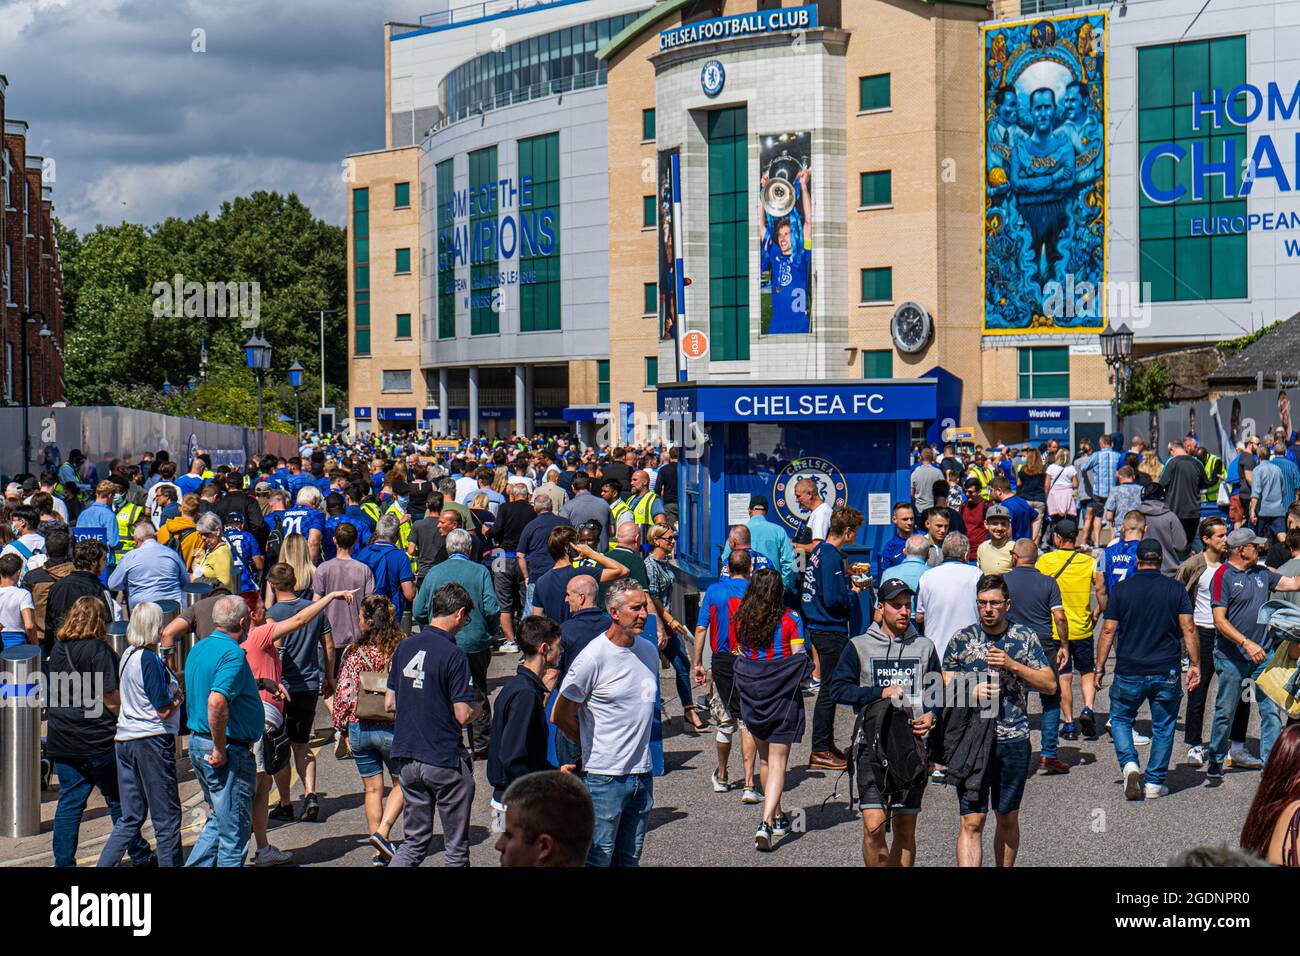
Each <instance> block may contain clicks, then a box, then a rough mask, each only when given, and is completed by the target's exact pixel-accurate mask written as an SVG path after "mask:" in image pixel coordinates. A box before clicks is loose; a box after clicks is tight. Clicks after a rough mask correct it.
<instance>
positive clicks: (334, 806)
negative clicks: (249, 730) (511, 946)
mask: <svg viewBox="0 0 1300 956" xmlns="http://www.w3.org/2000/svg"><path fill="white" fill-rule="evenodd" d="M515 665H516V655H514V654H497V655H495V656H494V657H493V660H492V666H491V669H490V671H489V684H490V690H491V691H492V694H493V696H495V694H496V692H497V691H498V690H499V689H500V687H501V686H502V685H503V684H504V683H505V682H506V681H507V680H508V679H509V678H510V677H511V676H512V675H513V674H514V671H515ZM672 676H673V675H672V671H661V672H660V678H661V680H660V685H661V692H662V694H663V698H664V700H665V701H666V702H667V704H666V714H667V716H666V723H665V726H664V751H665V762H666V767H667V772H666V774H665V775H664V776H662V777H657V778H656V779H655V781H654V802H655V807H654V811H653V812H652V814H651V818H650V825H649V832H648V833H647V836H646V842H645V851H644V855H643V857H642V864H643V865H645V866H861V865H862V857H861V841H862V824H861V821H860V818H859V817H858V816H856V815H855V814H853V813H851V812H850V811H849V810H848V809H847V806H846V799H847V782H848V781H847V777H842V778H840V779H839V780H838V781H837V780H836V776H837V775H834V774H826V773H822V772H809V771H808V770H807V769H806V767H807V761H808V752H809V740H810V733H811V726H812V703H813V700H814V699H815V698H813V697H812V696H807V697H806V698H805V703H806V706H807V708H808V731H807V732H805V736H804V742H803V743H802V744H796V745H795V747H794V754H793V759H792V760H791V766H792V769H791V771H790V772H789V774H788V776H787V784H786V786H787V791H786V795H785V798H784V800H783V806H784V807H785V809H786V811H787V812H788V813H790V814H791V816H792V817H793V818H794V822H795V827H796V832H794V833H792V834H790V835H789V836H788V837H786V838H785V839H784V840H782V841H781V842H780V843H779V844H778V845H777V848H776V849H775V851H774V852H771V853H765V854H761V853H758V852H756V851H755V850H754V848H753V837H754V829H755V827H756V826H757V825H758V823H759V820H760V818H761V816H762V814H761V807H759V806H747V805H745V804H742V803H741V801H740V790H739V789H736V790H733V791H731V792H730V793H726V794H715V793H714V792H713V790H712V787H711V786H710V783H709V773H710V771H711V770H713V769H714V767H715V764H716V755H715V753H716V752H715V748H714V743H713V735H712V733H711V732H710V733H706V734H702V735H699V736H695V735H689V734H685V733H683V732H682V729H681V727H682V720H681V708H680V705H679V703H678V701H677V700H676V698H675V692H674V689H673V680H672ZM1030 699H1031V705H1030V721H1031V727H1032V728H1033V743H1034V747H1035V760H1036V757H1037V746H1038V743H1039V739H1038V730H1037V728H1038V716H1037V715H1038V709H1037V708H1038V696H1037V695H1036V694H1032V695H1031V696H1030ZM1075 699H1076V706H1078V705H1077V701H1078V700H1079V699H1080V690H1079V686H1078V683H1077V682H1076V684H1075ZM1094 709H1095V711H1096V713H1097V716H1098V724H1099V725H1101V724H1104V723H1105V720H1106V713H1107V709H1108V704H1107V693H1106V689H1105V688H1103V689H1102V691H1101V693H1100V694H1099V695H1098V700H1097V704H1096V707H1095V708H1094ZM1206 720H1207V724H1208V720H1209V717H1208V715H1207V718H1206ZM316 726H317V728H318V734H317V736H316V748H315V749H316V753H317V760H318V770H317V774H318V783H317V791H318V793H319V795H320V801H321V812H320V817H319V819H318V820H317V821H315V822H304V821H296V822H293V823H285V824H280V825H278V826H274V825H273V828H272V830H271V833H270V839H271V842H272V843H273V844H274V845H276V846H278V847H280V848H281V849H283V850H288V851H290V852H291V853H292V854H293V857H294V859H293V862H292V863H290V864H286V865H288V866H294V865H298V866H369V865H370V861H371V858H372V856H373V855H374V851H373V850H372V849H371V848H370V846H369V844H368V843H366V841H365V836H366V834H365V829H366V828H365V815H364V813H363V810H362V799H361V779H360V777H358V776H357V772H356V765H355V764H354V763H353V762H352V761H351V760H337V759H336V758H335V757H334V747H333V744H332V743H329V742H328V740H327V730H326V729H327V728H328V727H329V717H328V714H327V713H326V711H325V708H324V706H323V705H322V706H321V707H320V709H319V711H318V713H317V721H316ZM1137 726H1138V729H1139V730H1141V731H1143V732H1147V733H1149V732H1150V725H1149V723H1148V722H1147V721H1146V720H1145V719H1139V721H1138V724H1137ZM851 728H852V715H851V714H850V712H849V711H848V710H847V709H845V708H843V707H841V708H838V716H837V720H836V740H837V742H838V743H839V744H840V745H841V746H843V745H844V744H845V743H846V742H847V740H848V736H849V732H850V730H851ZM1206 730H1207V731H1208V726H1207V728H1206ZM1258 733H1259V728H1258V716H1257V713H1256V712H1255V711H1254V710H1253V709H1252V719H1251V729H1250V747H1251V749H1252V751H1253V752H1257V751H1258ZM737 744H738V742H737ZM1148 749H1149V748H1146V747H1143V748H1140V749H1139V753H1140V754H1141V755H1142V756H1143V758H1144V759H1145V756H1146V751H1147V750H1148ZM739 750H740V748H739V746H738V745H737V746H736V747H735V748H733V753H732V756H731V767H730V774H729V775H730V777H731V779H732V780H736V781H738V780H740V778H741V771H740V752H739ZM1185 753H1186V746H1185V745H1184V744H1183V735H1182V721H1181V719H1180V721H1179V734H1178V738H1177V743H1176V746H1175V748H1174V760H1175V761H1178V760H1181V759H1182V757H1183V755H1184V754H1185ZM1059 755H1060V757H1061V759H1062V760H1064V761H1065V762H1066V763H1068V764H1070V766H1071V770H1070V773H1069V774H1067V775H1063V776H1050V777H1045V776H1037V775H1035V776H1031V777H1030V778H1029V780H1028V782H1027V784H1026V788H1025V796H1024V802H1023V804H1022V807H1021V812H1020V822H1021V842H1020V855H1019V859H1018V861H1017V865H1019V866H1097V865H1111V866H1151V865H1162V864H1163V863H1165V862H1166V861H1167V860H1168V859H1169V858H1170V857H1171V856H1173V855H1174V854H1175V853H1177V852H1179V851H1181V850H1184V849H1187V848H1189V847H1192V846H1197V845H1202V844H1207V843H1221V842H1222V843H1228V844H1230V845H1233V844H1235V842H1236V838H1237V835H1238V833H1239V832H1240V829H1241V824H1242V821H1243V820H1244V819H1245V815H1246V811H1247V809H1248V807H1249V806H1250V801H1251V799H1252V797H1253V796H1254V792H1255V788H1256V786H1257V784H1258V781H1259V771H1245V770H1242V771H1237V770H1232V769H1229V770H1228V771H1227V776H1226V778H1225V779H1224V780H1223V781H1221V782H1218V783H1214V784H1212V783H1210V782H1209V781H1207V779H1206V778H1205V775H1204V773H1203V772H1202V771H1201V770H1198V769H1194V768H1192V767H1188V766H1181V765H1175V766H1174V767H1172V768H1171V771H1170V774H1169V780H1168V786H1169V790H1170V793H1169V796H1167V797H1164V798H1161V799H1159V800H1151V801H1147V802H1137V803H1130V802H1129V801H1127V800H1125V799H1124V793H1123V786H1122V783H1121V778H1120V771H1119V765H1118V762H1117V761H1116V759H1115V751H1114V747H1113V746H1112V745H1111V743H1110V738H1109V737H1108V736H1102V737H1100V738H1099V739H1097V740H1084V739H1080V740H1078V741H1075V742H1068V741H1062V742H1061V748H1060V754H1059ZM188 764H189V761H188V758H182V760H181V768H182V782H181V799H182V802H183V804H184V805H185V806H186V810H185V815H184V822H185V827H186V829H185V831H184V832H183V834H182V838H183V842H184V844H185V845H186V846H187V847H188V846H190V845H192V844H193V842H194V840H195V838H196V837H197V835H198V831H199V829H200V828H201V822H202V814H203V810H202V797H201V794H199V793H198V786H197V784H196V783H195V782H194V779H193V772H192V770H191V769H190V768H189V766H188ZM474 775H475V781H476V791H475V795H474V809H473V812H472V815H471V820H472V826H471V829H470V843H471V846H470V862H471V865H473V866H496V865H498V858H497V853H496V851H495V849H494V844H495V842H496V834H493V833H490V832H489V826H490V823H491V820H492V814H491V810H490V806H489V798H490V797H491V788H490V787H489V786H488V783H487V779H486V772H485V764H484V763H482V762H476V763H475V764H474ZM43 796H44V800H43V804H42V821H43V824H42V827H43V832H42V834H41V835H40V836H35V837H29V838H26V839H24V840H5V839H0V866H6V865H7V866H14V865H20V866H49V865H51V862H52V858H51V856H50V853H49V850H50V827H51V826H52V820H53V811H54V805H55V802H56V800H57V796H58V794H57V784H56V785H55V789H54V790H52V791H50V792H47V793H45V794H44V795H43ZM301 797H302V787H301V784H299V783H298V782H297V778H296V775H295V783H294V798H295V803H294V806H295V809H296V810H298V811H299V812H301V806H302V801H301ZM110 829H111V826H110V824H109V821H108V814H107V810H106V809H105V808H104V806H103V803H102V801H100V800H99V798H98V796H96V797H95V798H94V799H93V800H92V803H91V804H90V807H89V809H88V811H87V818H86V821H85V823H84V824H83V827H82V832H81V843H80V852H79V853H78V857H79V864H80V865H94V862H95V859H96V858H97V856H98V848H99V847H101V846H102V845H103V841H104V840H105V839H106V838H107V836H108V832H109V830H110ZM957 829H958V814H957V801H956V794H955V791H954V790H953V788H951V787H945V786H937V785H933V784H932V785H929V786H927V788H926V793H925V799H924V803H923V810H922V813H921V817H920V820H919V821H918V826H917V856H916V864H917V865H918V866H951V865H953V864H954V862H955V856H954V847H955V844H956V838H957ZM992 829H993V821H992V820H990V821H989V823H988V827H987V831H986V833H985V839H984V846H985V851H984V855H985V860H984V862H985V865H986V866H989V865H992V860H991V856H992ZM148 833H149V831H148V830H146V836H148ZM435 834H436V835H435V837H434V843H433V854H432V856H431V858H430V859H429V860H427V861H426V862H425V865H426V866H435V865H438V864H439V863H440V862H441V857H442V839H441V829H440V827H437V826H436V827H435ZM400 836H401V824H400V823H399V824H398V826H397V827H395V828H394V832H393V837H394V839H398V838H400Z"/></svg>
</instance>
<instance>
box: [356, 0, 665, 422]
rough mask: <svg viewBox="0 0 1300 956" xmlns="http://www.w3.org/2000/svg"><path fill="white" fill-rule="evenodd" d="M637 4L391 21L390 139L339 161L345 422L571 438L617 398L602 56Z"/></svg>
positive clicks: (496, 9)
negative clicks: (343, 182)
mask: <svg viewBox="0 0 1300 956" xmlns="http://www.w3.org/2000/svg"><path fill="white" fill-rule="evenodd" d="M648 6H649V2H648V0H635V2H630V0H552V2H528V0H497V2H491V0H490V2H487V3H474V4H468V5H464V4H461V5H455V6H453V7H451V8H449V9H443V10H441V11H437V12H434V13H431V14H429V15H427V16H423V17H421V18H420V22H419V23H415V24H402V23H388V24H385V27H384V48H385V55H384V63H385V89H386V113H387V123H386V138H385V148H384V149H383V150H378V151H373V152H366V153H359V154H356V155H353V156H349V157H348V158H347V163H348V166H347V173H348V179H349V182H348V184H347V187H348V202H349V211H350V220H349V233H348V240H349V243H348V255H349V262H348V265H349V283H350V285H349V302H348V312H349V314H348V318H349V328H350V331H351V335H350V354H349V358H350V374H349V399H350V402H351V405H352V408H351V409H350V411H351V417H352V421H353V428H354V429H355V430H357V431H363V432H364V431H368V430H370V429H382V428H386V427H396V428H410V427H413V426H414V425H416V424H417V423H419V424H421V425H423V426H424V427H426V428H430V429H432V430H433V431H436V432H441V433H443V434H478V433H479V432H480V431H485V432H487V433H488V434H489V435H497V434H509V433H510V432H511V431H516V430H518V431H523V432H530V433H532V432H538V431H547V430H565V431H569V430H575V429H576V430H579V431H580V432H581V433H583V434H585V435H586V436H587V437H588V438H589V439H594V437H595V433H596V430H597V428H598V427H599V424H600V423H601V422H603V421H605V420H606V419H607V418H608V409H609V319H610V316H609V303H608V294H607V289H608V282H609V271H608V262H609V257H608V245H609V244H608V236H607V231H606V221H607V213H608V199H607V195H608V189H607V176H608V167H607V161H606V155H607V146H606V144H607V132H606V121H605V116H606V88H605V65H604V64H603V63H601V62H600V61H599V60H597V58H596V51H597V49H599V48H600V47H601V46H603V45H605V44H607V43H608V42H609V40H610V38H611V37H613V36H615V35H616V34H618V33H619V32H620V31H621V30H623V29H624V28H625V27H626V26H627V25H628V24H629V23H630V22H632V20H634V19H635V17H636V16H637V15H638V14H639V13H640V12H642V11H643V10H645V9H646V8H647V7H648Z"/></svg>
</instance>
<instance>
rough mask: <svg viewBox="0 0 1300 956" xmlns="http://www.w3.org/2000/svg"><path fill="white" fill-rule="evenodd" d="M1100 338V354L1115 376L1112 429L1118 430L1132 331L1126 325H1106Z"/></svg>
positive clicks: (1130, 356)
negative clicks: (1115, 327) (1117, 326)
mask: <svg viewBox="0 0 1300 956" xmlns="http://www.w3.org/2000/svg"><path fill="white" fill-rule="evenodd" d="M1099 337H1100V339H1101V354H1102V355H1104V356H1105V357H1106V365H1107V366H1109V367H1110V369H1111V373H1112V374H1113V375H1114V377H1115V399H1114V407H1113V410H1112V416H1113V418H1114V424H1113V425H1112V426H1111V428H1112V430H1118V429H1119V427H1120V425H1119V402H1120V397H1121V393H1122V390H1123V387H1124V378H1125V377H1126V376H1127V374H1128V366H1129V362H1130V361H1131V360H1132V358H1133V333H1132V332H1130V331H1129V327H1128V326H1127V325H1121V326H1120V327H1119V328H1118V329H1112V328H1111V327H1110V326H1109V325H1107V326H1106V331H1105V332H1102V333H1101V335H1100V336H1099Z"/></svg>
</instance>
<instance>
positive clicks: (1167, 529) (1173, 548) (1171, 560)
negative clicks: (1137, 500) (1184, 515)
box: [1137, 485, 1187, 578]
mask: <svg viewBox="0 0 1300 956" xmlns="http://www.w3.org/2000/svg"><path fill="white" fill-rule="evenodd" d="M1151 487H1152V488H1159V487H1160V486H1159V485H1152V486H1151ZM1137 510H1138V511H1139V512H1140V513H1141V514H1143V515H1145V516H1146V519H1147V537H1149V538H1155V539H1156V540H1157V541H1159V542H1160V544H1161V545H1162V546H1163V547H1164V549H1165V556H1164V559H1163V560H1162V561H1161V563H1160V573H1161V574H1163V575H1164V576H1165V577H1168V578H1171V577H1173V576H1174V575H1175V574H1176V573H1177V572H1178V565H1179V563H1180V562H1181V561H1182V559H1183V558H1185V557H1187V534H1186V532H1184V531H1183V523H1182V521H1180V520H1179V519H1178V515H1176V514H1174V513H1173V512H1172V511H1170V510H1169V506H1168V505H1166V504H1165V503H1164V502H1163V501H1161V500H1160V499H1159V498H1147V499H1146V500H1145V501H1143V502H1142V504H1140V505H1138V508H1137Z"/></svg>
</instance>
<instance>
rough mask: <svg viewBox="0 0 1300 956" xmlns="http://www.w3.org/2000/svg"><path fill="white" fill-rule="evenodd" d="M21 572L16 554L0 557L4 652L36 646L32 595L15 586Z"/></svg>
mask: <svg viewBox="0 0 1300 956" xmlns="http://www.w3.org/2000/svg"><path fill="white" fill-rule="evenodd" d="M22 573H23V562H22V559H21V558H19V557H18V555H16V554H6V555H4V556H3V557H0V641H2V644H3V649H4V650H8V649H9V648H11V647H15V646H17V645H19V644H35V643H36V605H35V604H34V603H33V601H32V592H31V591H29V590H27V589H26V588H20V587H19V586H18V578H19V577H20V576H21V575H22Z"/></svg>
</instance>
